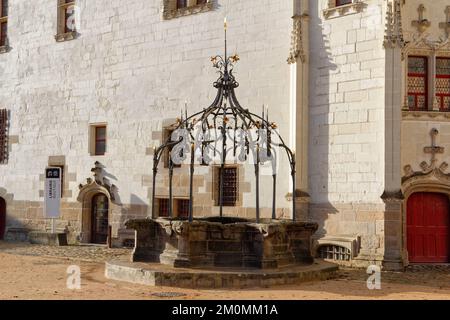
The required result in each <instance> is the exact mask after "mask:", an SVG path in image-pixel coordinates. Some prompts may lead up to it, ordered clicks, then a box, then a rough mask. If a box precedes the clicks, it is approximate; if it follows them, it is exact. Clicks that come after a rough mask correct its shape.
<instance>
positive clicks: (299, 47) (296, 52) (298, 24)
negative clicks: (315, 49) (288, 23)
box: [287, 14, 308, 64]
mask: <svg viewBox="0 0 450 320" xmlns="http://www.w3.org/2000/svg"><path fill="white" fill-rule="evenodd" d="M304 18H308V15H307V14H303V15H295V16H293V17H292V19H293V20H294V27H293V29H292V34H291V49H290V52H289V57H288V59H287V62H288V64H292V63H296V62H297V61H298V59H299V58H300V61H301V62H305V60H306V55H305V51H304V46H303V30H302V20H303V19H304Z"/></svg>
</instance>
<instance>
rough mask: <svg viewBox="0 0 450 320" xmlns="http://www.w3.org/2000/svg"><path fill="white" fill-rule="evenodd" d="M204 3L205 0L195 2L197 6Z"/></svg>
mask: <svg viewBox="0 0 450 320" xmlns="http://www.w3.org/2000/svg"><path fill="white" fill-rule="evenodd" d="M205 3H206V0H197V5H199V4H205Z"/></svg>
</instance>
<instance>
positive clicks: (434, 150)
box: [402, 129, 450, 183]
mask: <svg viewBox="0 0 450 320" xmlns="http://www.w3.org/2000/svg"><path fill="white" fill-rule="evenodd" d="M438 134H439V131H438V130H437V129H432V130H431V132H430V135H431V146H428V147H425V148H424V153H426V154H431V160H430V163H428V162H426V161H423V162H422V163H421V164H420V168H421V169H422V171H414V170H413V168H412V166H411V165H406V166H405V167H404V168H403V171H404V174H405V175H404V176H403V178H402V183H405V182H406V181H409V180H411V179H417V178H424V177H431V176H434V177H435V178H437V179H438V180H444V181H446V182H449V181H450V173H446V171H447V169H448V163H447V162H442V163H441V165H440V166H437V163H438V160H437V159H436V155H437V154H442V153H444V151H445V149H444V148H443V147H439V146H437V145H436V137H437V135H438Z"/></svg>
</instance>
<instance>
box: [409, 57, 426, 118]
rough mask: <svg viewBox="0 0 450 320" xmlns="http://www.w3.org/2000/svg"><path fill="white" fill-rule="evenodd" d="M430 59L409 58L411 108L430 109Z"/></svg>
mask: <svg viewBox="0 0 450 320" xmlns="http://www.w3.org/2000/svg"><path fill="white" fill-rule="evenodd" d="M427 91H428V61H427V57H409V58H408V107H409V110H422V111H423V110H428V92H427Z"/></svg>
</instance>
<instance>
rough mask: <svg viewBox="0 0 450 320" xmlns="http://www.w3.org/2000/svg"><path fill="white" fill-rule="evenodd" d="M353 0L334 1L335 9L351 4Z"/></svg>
mask: <svg viewBox="0 0 450 320" xmlns="http://www.w3.org/2000/svg"><path fill="white" fill-rule="evenodd" d="M352 2H353V0H336V7H339V6H343V5H346V4H350V3H352Z"/></svg>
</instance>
